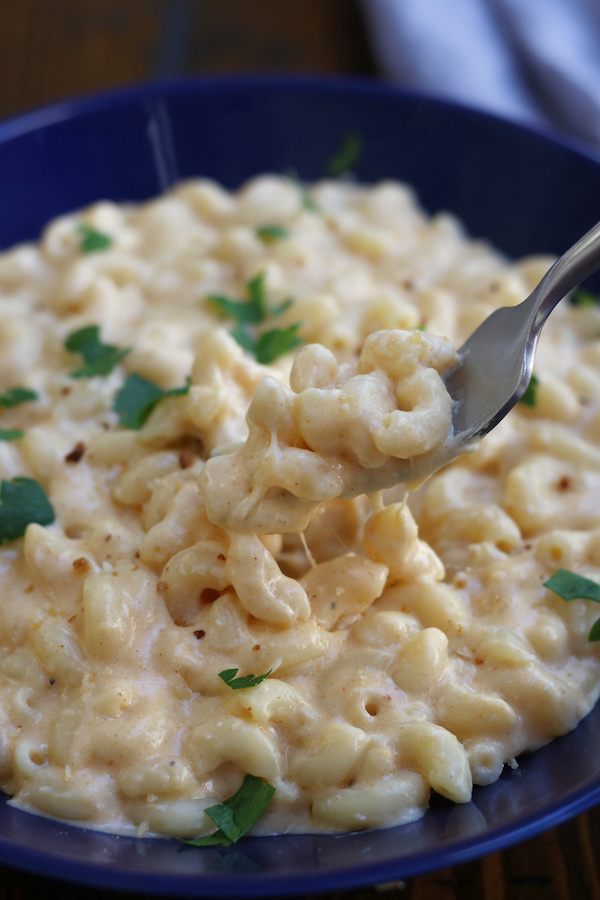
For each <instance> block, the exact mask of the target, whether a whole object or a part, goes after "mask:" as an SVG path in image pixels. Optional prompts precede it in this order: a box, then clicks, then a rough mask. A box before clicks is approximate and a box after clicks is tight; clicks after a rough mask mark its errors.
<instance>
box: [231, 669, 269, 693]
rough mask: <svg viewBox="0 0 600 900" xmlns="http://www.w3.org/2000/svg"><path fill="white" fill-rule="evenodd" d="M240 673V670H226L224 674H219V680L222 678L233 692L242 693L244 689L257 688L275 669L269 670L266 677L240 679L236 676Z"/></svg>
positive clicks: (257, 676) (256, 676)
mask: <svg viewBox="0 0 600 900" xmlns="http://www.w3.org/2000/svg"><path fill="white" fill-rule="evenodd" d="M239 671H240V670H239V669H224V671H223V672H219V678H222V679H223V681H224V682H225V684H226V685H227V686H228V687H230V688H231V689H232V690H233V691H241V690H243V689H244V688H251V687H256V685H257V684H262V682H263V681H264V680H265V678H267V677H268V676H269V675H270V674H271V672H272V671H273V669H269V671H268V672H265V674H264V675H242V676H241V677H240V678H236V677H235V676H236V675H237V673H238V672H239Z"/></svg>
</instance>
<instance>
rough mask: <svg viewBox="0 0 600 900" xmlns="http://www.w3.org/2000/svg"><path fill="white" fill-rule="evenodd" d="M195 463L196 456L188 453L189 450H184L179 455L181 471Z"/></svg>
mask: <svg viewBox="0 0 600 900" xmlns="http://www.w3.org/2000/svg"><path fill="white" fill-rule="evenodd" d="M195 462H196V456H195V455H194V454H193V453H190V451H189V450H184V451H183V453H180V454H179V465H180V466H181V468H182V469H189V467H190V466H193V465H194V463H195Z"/></svg>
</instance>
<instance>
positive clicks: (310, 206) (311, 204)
mask: <svg viewBox="0 0 600 900" xmlns="http://www.w3.org/2000/svg"><path fill="white" fill-rule="evenodd" d="M288 178H289V179H290V181H293V182H294V184H295V185H296V188H297V189H298V193H299V194H300V202H301V203H302V206H303V207H304V209H306V210H308V212H314V213H320V212H321V210H320V209H319V207H318V206H317V204H316V203H315V201H314V200H313V198H312V197H311V196H310V194H309V193H308V190H307V188H306V185H305V184H304V182H303V181H302V179H301V178H300V176H299V175H298V174H297V173H296V172H294V171H291V172H290V173H289V175H288Z"/></svg>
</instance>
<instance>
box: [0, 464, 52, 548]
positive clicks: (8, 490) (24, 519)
mask: <svg viewBox="0 0 600 900" xmlns="http://www.w3.org/2000/svg"><path fill="white" fill-rule="evenodd" d="M33 522H36V523H37V524H38V525H51V524H52V522H54V510H53V509H52V506H51V504H50V501H49V500H48V497H47V496H46V492H45V491H44V489H43V487H42V486H41V484H39V483H38V482H37V481H35V479H33V478H24V477H21V476H19V477H18V478H13V479H12V481H2V483H1V484H0V544H6V543H8V542H9V541H15V540H16V539H17V538H20V537H23V535H24V534H25V530H26V528H27V526H28V525H31V524H32V523H33Z"/></svg>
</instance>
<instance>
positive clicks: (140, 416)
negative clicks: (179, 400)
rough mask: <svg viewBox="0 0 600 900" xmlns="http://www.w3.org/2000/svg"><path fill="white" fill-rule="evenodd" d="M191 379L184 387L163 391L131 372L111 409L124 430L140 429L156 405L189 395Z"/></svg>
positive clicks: (151, 382)
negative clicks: (169, 398) (115, 413)
mask: <svg viewBox="0 0 600 900" xmlns="http://www.w3.org/2000/svg"><path fill="white" fill-rule="evenodd" d="M190 384H191V379H190V378H188V379H187V384H185V385H184V387H180V388H173V389H172V390H170V391H163V389H162V388H159V386H158V385H157V384H154V382H153V381H148V379H147V378H142V376H141V375H137V374H136V373H135V372H133V373H132V374H131V375H128V377H127V380H126V381H125V384H124V385H123V387H122V388H121V390H120V391H119V392H118V394H117V396H116V397H115V402H114V403H113V409H114V411H115V412H117V413H119V422H120V424H121V425H122V426H123V427H124V428H135V429H136V430H137V429H139V428H141V427H142V426H143V425H144V424H145V422H146V420H147V419H148V417H149V415H150V413H151V412H152V410H153V409H154V407H155V406H156V404H157V403H159V402H160V401H161V400H166V399H167V398H168V397H183V396H184V395H185V394H187V393H189V390H190Z"/></svg>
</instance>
